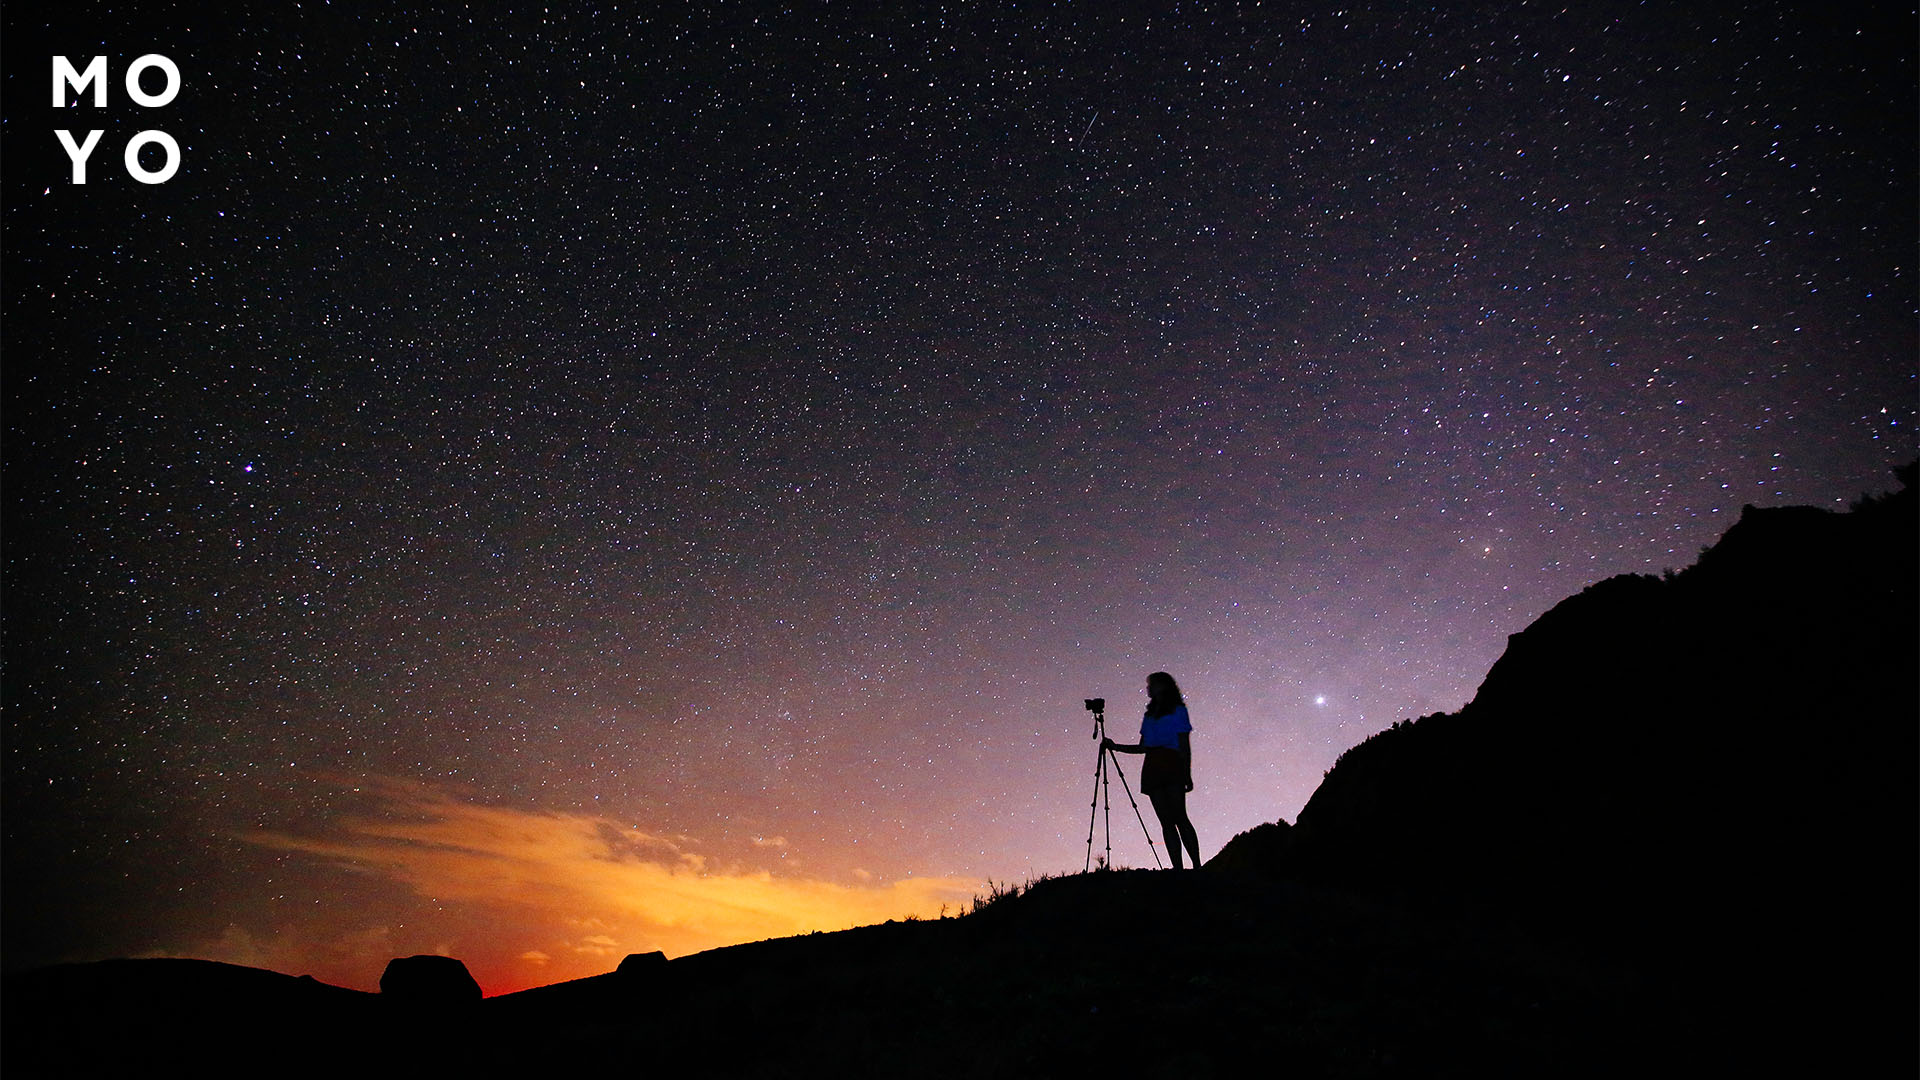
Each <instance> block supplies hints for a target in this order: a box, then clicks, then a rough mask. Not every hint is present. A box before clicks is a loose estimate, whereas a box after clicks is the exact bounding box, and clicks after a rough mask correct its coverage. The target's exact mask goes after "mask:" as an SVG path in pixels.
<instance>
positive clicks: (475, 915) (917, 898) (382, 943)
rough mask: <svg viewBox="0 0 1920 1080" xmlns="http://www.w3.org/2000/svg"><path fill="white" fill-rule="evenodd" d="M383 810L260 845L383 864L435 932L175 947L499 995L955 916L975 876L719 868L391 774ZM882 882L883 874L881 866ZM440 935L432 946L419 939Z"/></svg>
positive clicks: (560, 818)
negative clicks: (444, 972)
mask: <svg viewBox="0 0 1920 1080" xmlns="http://www.w3.org/2000/svg"><path fill="white" fill-rule="evenodd" d="M377 792H378V794H379V795H380V797H381V798H382V800H383V803H384V807H383V809H384V810H385V811H386V813H384V814H383V815H382V816H381V817H380V818H378V819H372V818H348V819H343V820H341V821H340V822H339V823H338V826H337V829H336V831H335V833H334V834H333V835H330V836H324V837H313V836H295V835H291V834H287V833H280V832H267V833H259V834H253V835H250V836H248V837H247V839H248V840H249V841H250V842H252V843H256V844H260V845H263V846H265V847H269V848H274V849H278V850H281V851H285V852H289V853H295V854H297V855H304V856H317V857H319V858H321V859H324V860H328V861H330V862H331V863H333V864H335V866H336V867H337V870H338V872H339V873H343V874H346V873H358V874H368V873H371V874H375V875H379V876H381V877H384V878H386V879H388V880H390V881H392V882H395V883H398V884H401V885H403V886H405V887H406V888H407V889H408V890H410V891H411V892H412V893H414V894H415V895H417V896H418V897H422V898H427V899H429V900H431V901H432V902H433V903H434V905H435V908H434V910H435V912H436V923H435V925H433V926H431V927H425V928H423V927H418V926H408V927H405V928H404V929H401V928H395V927H389V926H386V925H381V924H380V923H381V920H380V919H379V917H378V916H377V915H376V913H373V912H363V911H340V912H337V913H336V912H328V913H325V914H326V915H327V916H328V921H329V922H331V923H332V924H333V925H334V926H335V927H336V928H337V929H336V930H335V931H334V933H333V935H332V936H331V937H330V938H325V939H323V938H322V937H320V936H316V934H315V933H314V932H312V931H308V932H306V933H304V934H303V933H300V932H296V931H293V930H291V929H283V930H281V931H280V932H278V933H276V934H274V935H272V936H270V937H266V938H256V937H255V936H253V935H252V934H249V933H248V932H246V931H244V930H240V929H238V928H229V930H228V932H227V933H226V934H224V935H222V937H221V938H219V939H218V940H216V941H212V942H207V943H204V944H202V945H200V946H198V947H197V948H192V949H185V950H179V951H174V952H170V953H169V954H171V955H194V956H199V957H201V958H205V959H215V960H225V961H228V962H230V963H241V964H247V965H249V966H255V967H265V968H269V969H271V970H276V971H283V972H286V973H288V974H311V975H313V976H314V977H315V978H317V979H320V980H322V981H324V982H332V983H336V984H338V985H344V986H353V987H357V988H360V989H367V990H371V989H375V988H376V987H377V984H378V981H379V976H380V973H381V971H383V970H384V968H385V965H386V962H387V961H388V960H390V959H392V958H393V957H396V956H402V955H410V954H411V953H413V952H437V953H441V954H443V955H449V956H454V957H457V958H459V959H460V960H462V961H463V962H465V963H466V965H467V967H468V970H470V971H471V972H472V973H473V975H474V978H475V979H476V980H477V981H478V982H479V983H480V985H481V987H482V989H483V991H484V992H485V993H487V994H488V995H490V996H491V995H495V994H502V993H509V992H512V991H515V990H522V989H527V988H529V987H533V986H542V985H547V984H551V983H556V982H564V981H567V980H570V979H577V978H583V977H586V976H589V975H598V974H602V973H605V972H608V971H611V970H613V969H614V967H615V966H617V965H618V964H619V962H620V960H621V958H622V957H624V956H626V955H627V954H629V953H644V952H652V951H654V950H659V951H661V952H664V953H666V954H667V955H668V956H669V957H675V956H684V955H687V954H689V953H695V952H701V951H704V950H707V949H712V948H718V947H720V946H723V945H732V944H738V943H741V942H748V941H759V940H764V939H766V938H772V937H786V936H791V935H796V934H805V933H810V932H813V931H816V930H817V931H830V930H842V929H847V928H849V927H854V926H863V925H868V924H872V923H879V922H885V921H887V920H889V919H899V918H906V917H922V916H927V917H933V916H938V915H939V914H940V913H941V912H942V911H943V910H946V911H957V910H959V909H960V908H961V907H962V906H963V905H964V903H965V902H966V900H968V899H969V898H970V897H971V896H972V894H973V892H974V891H975V886H976V885H977V883H975V882H971V881H962V880H960V879H956V878H907V879H903V880H899V881H895V882H892V883H890V884H885V885H874V884H866V883H864V882H863V881H861V880H860V874H859V872H856V874H855V876H854V880H852V881H848V882H840V881H830V880H822V879H818V878H810V877H805V876H788V875H776V874H774V873H772V872H771V871H769V870H767V869H764V868H761V867H746V866H725V867H721V866H717V865H716V860H715V859H713V858H711V857H709V856H707V855H703V854H700V853H698V852H695V851H692V850H689V847H688V841H687V840H685V838H669V837H663V836H656V835H652V834H648V833H643V832H641V831H639V830H637V829H635V828H633V827H631V826H629V825H624V824H622V823H619V822H616V821H613V820H611V819H607V818H600V817H593V816H588V815H580V814H566V813H557V812H538V811H525V810H517V809H506V808H500V807H488V806H479V805H474V804H471V803H466V802H462V801H459V800H458V799H455V798H453V797H452V796H449V795H447V794H445V793H442V792H439V791H436V790H434V789H431V788H427V787H425V786H422V785H417V784H412V783H407V782H402V781H383V782H381V783H380V784H379V785H378V786H377ZM869 876H870V875H869ZM422 934H426V935H430V937H431V940H430V941H429V942H428V944H426V945H425V946H422V945H420V944H418V943H419V942H421V941H422V940H423V939H422V937H421V936H420V935H422Z"/></svg>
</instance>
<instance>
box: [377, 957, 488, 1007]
mask: <svg viewBox="0 0 1920 1080" xmlns="http://www.w3.org/2000/svg"><path fill="white" fill-rule="evenodd" d="M380 996H381V997H382V998H384V999H386V1000H389V1001H396V1002H400V1003H402V1004H405V1005H420V1006H428V1007H432V1008H457V1007H459V1006H463V1005H472V1004H475V1003H477V1002H479V1000H480V984H479V983H477V982H475V981H474V978H473V976H472V974H470V973H469V972H468V971H467V965H465V964H463V963H461V962H460V961H458V960H455V959H454V958H453V957H451V956H402V957H399V958H397V959H394V960H390V961H388V962H387V970H386V971H384V972H382V973H381V975H380Z"/></svg>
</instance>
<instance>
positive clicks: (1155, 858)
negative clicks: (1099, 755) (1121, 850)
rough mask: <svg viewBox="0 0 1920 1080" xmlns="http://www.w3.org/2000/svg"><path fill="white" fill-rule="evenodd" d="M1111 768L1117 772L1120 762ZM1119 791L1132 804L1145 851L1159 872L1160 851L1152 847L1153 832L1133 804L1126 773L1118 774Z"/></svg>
mask: <svg viewBox="0 0 1920 1080" xmlns="http://www.w3.org/2000/svg"><path fill="white" fill-rule="evenodd" d="M1113 768H1114V771H1115V772H1119V770H1120V762H1119V761H1118V760H1117V759H1116V760H1115V761H1114V763H1113ZM1120 790H1122V791H1124V792H1126V793H1127V802H1129V803H1132V804H1133V817H1134V820H1136V821H1138V822H1139V823H1140V831H1141V832H1142V833H1145V834H1146V837H1147V850H1148V851H1150V852H1152V853H1153V868H1154V869H1155V870H1159V869H1161V866H1160V849H1159V848H1158V847H1156V846H1154V843H1153V831H1152V830H1150V829H1148V828H1147V819H1146V818H1144V817H1142V816H1141V815H1140V804H1139V803H1137V802H1134V799H1133V789H1132V788H1130V787H1128V786H1127V774H1126V773H1120Z"/></svg>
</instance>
